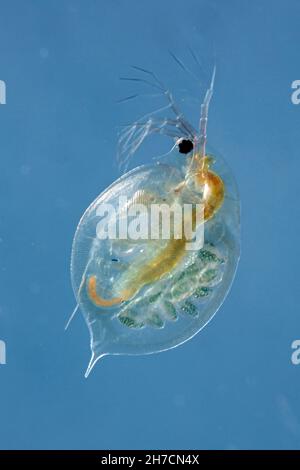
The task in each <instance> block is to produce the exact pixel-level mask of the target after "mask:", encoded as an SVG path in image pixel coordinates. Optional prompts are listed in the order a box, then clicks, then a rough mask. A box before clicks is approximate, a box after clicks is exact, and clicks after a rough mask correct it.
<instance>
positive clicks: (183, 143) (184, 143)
mask: <svg viewBox="0 0 300 470" xmlns="http://www.w3.org/2000/svg"><path fill="white" fill-rule="evenodd" d="M177 146H178V150H179V153H184V154H185V155H186V154H187V153H190V152H191V151H192V150H193V148H194V144H193V142H192V141H191V140H189V139H180V140H179V142H178V143H177Z"/></svg>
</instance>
